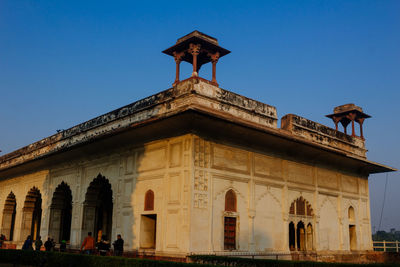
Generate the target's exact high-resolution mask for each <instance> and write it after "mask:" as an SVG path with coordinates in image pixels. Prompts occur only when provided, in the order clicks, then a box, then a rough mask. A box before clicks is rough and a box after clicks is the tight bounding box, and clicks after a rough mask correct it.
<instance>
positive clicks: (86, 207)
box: [82, 173, 113, 240]
mask: <svg viewBox="0 0 400 267" xmlns="http://www.w3.org/2000/svg"><path fill="white" fill-rule="evenodd" d="M112 213H113V192H112V189H111V184H110V182H109V181H108V179H106V178H105V177H104V176H103V175H101V174H100V173H99V175H97V177H96V178H95V179H93V181H92V182H91V183H90V185H89V187H88V189H87V191H86V195H85V201H84V203H83V222H82V240H83V238H84V236H86V234H87V233H88V232H92V233H93V236H94V237H95V238H96V239H98V238H99V236H100V238H101V235H105V236H106V238H111V231H112Z"/></svg>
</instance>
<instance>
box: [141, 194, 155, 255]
mask: <svg viewBox="0 0 400 267" xmlns="http://www.w3.org/2000/svg"><path fill="white" fill-rule="evenodd" d="M144 212H145V214H142V216H141V225H140V248H143V249H155V248H156V244H157V241H156V238H157V214H156V213H155V212H154V192H153V190H151V189H149V190H147V192H146V194H145V197H144Z"/></svg>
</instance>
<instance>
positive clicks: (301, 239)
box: [296, 221, 306, 250]
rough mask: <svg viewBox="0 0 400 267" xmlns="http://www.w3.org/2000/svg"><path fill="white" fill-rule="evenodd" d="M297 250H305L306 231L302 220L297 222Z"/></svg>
mask: <svg viewBox="0 0 400 267" xmlns="http://www.w3.org/2000/svg"><path fill="white" fill-rule="evenodd" d="M296 234H297V250H306V246H305V245H306V242H305V241H306V231H305V229H304V223H303V222H302V221H300V222H298V223H297V233H296Z"/></svg>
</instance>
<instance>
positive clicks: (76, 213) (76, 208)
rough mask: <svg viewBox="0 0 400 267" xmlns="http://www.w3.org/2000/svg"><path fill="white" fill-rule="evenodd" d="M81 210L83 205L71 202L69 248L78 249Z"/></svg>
mask: <svg viewBox="0 0 400 267" xmlns="http://www.w3.org/2000/svg"><path fill="white" fill-rule="evenodd" d="M82 210H83V203H79V202H77V201H74V202H72V216H71V217H72V219H71V240H70V244H71V248H80V245H81V241H82V240H81V236H82V220H81V218H82Z"/></svg>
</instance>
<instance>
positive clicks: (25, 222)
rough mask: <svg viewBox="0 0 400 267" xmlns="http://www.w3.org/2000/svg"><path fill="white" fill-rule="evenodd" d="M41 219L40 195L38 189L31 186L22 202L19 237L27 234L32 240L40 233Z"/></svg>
mask: <svg viewBox="0 0 400 267" xmlns="http://www.w3.org/2000/svg"><path fill="white" fill-rule="evenodd" d="M41 219H42V195H41V194H40V191H39V189H37V188H36V187H33V188H32V189H31V190H29V192H28V194H27V196H26V198H25V203H24V208H23V214H22V227H21V239H25V238H26V237H27V236H28V235H30V236H31V237H32V240H36V238H37V237H38V236H39V235H40V223H41Z"/></svg>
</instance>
